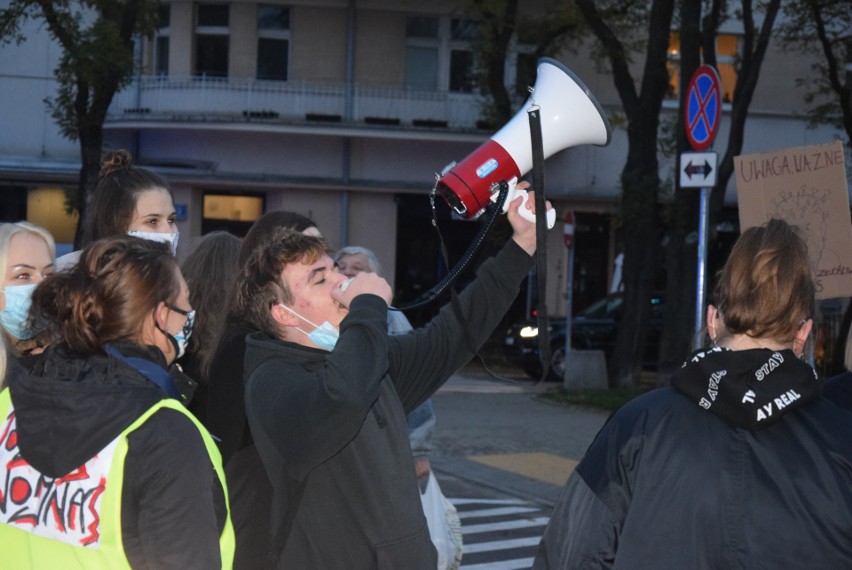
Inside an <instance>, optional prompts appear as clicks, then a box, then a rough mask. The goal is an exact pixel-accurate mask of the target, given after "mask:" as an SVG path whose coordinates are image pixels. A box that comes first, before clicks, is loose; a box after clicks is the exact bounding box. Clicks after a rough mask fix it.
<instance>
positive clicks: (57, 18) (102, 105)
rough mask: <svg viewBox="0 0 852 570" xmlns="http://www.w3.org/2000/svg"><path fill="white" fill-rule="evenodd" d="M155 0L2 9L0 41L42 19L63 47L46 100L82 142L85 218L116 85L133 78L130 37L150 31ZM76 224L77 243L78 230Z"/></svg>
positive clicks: (21, 4) (63, 1) (64, 1)
mask: <svg viewBox="0 0 852 570" xmlns="http://www.w3.org/2000/svg"><path fill="white" fill-rule="evenodd" d="M157 5H158V2H157V1H156V0H80V1H69V0H11V2H9V5H8V7H7V8H5V9H3V10H0V41H2V42H3V43H9V42H17V43H22V42H24V41H25V40H26V38H25V37H24V35H23V32H22V28H23V25H24V24H25V23H26V22H27V21H28V20H35V21H40V22H42V23H43V24H44V26H45V29H46V30H47V31H48V32H49V34H50V37H51V38H52V39H53V40H55V41H56V42H57V43H58V44H59V46H60V47H61V49H62V54H61V56H60V59H59V64H58V65H57V67H56V69H55V70H54V74H55V76H56V80H57V82H58V83H59V87H58V89H57V92H56V95H55V96H53V97H51V98H49V99H48V100H47V104H48V105H49V107H50V109H51V113H52V115H53V117H54V119H55V120H56V123H57V125H58V126H59V128H60V130H61V132H62V134H63V135H64V136H65V137H67V138H68V139H70V140H76V141H78V142H79V145H80V152H81V168H80V178H79V182H78V191H77V204H76V207H77V209H78V210H79V212H80V219H81V220H83V219H85V215H86V206H87V204H88V201H89V195H90V192H91V190H92V189H93V188H94V186H95V184H96V182H97V177H98V171H99V169H100V161H101V153H102V149H103V124H104V121H105V119H106V113H107V110H108V109H109V106H110V103H111V102H112V99H113V96H114V95H115V93H116V92H117V91H119V90H120V89H121V88H122V87H124V86H125V85H126V84H127V83H128V81H130V79H131V78H132V75H133V71H134V58H133V53H134V39H135V38H138V37H140V36H148V35H150V34H152V33H153V31H154V29H155V28H156V24H157ZM84 226H85V224H79V226H78V229H77V236H76V239H75V244H76V245H77V246H80V245H82V244H83V243H85V242H86V241H87V240H88V236H83V235H81V228H83V227H84Z"/></svg>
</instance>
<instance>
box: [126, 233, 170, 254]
mask: <svg viewBox="0 0 852 570" xmlns="http://www.w3.org/2000/svg"><path fill="white" fill-rule="evenodd" d="M127 235H129V236H134V237H138V238H142V239H147V240H150V241H157V242H161V243H167V244H169V247H170V248H171V250H172V255H177V246H178V240H179V239H180V234H179V233H174V234H172V233H168V234H164V233H160V232H143V231H139V230H130V231H129V232H127Z"/></svg>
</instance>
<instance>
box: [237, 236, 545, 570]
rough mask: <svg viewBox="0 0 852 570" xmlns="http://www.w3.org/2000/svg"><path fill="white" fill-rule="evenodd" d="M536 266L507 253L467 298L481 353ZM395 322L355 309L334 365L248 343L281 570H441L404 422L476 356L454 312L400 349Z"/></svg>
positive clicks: (293, 348)
mask: <svg viewBox="0 0 852 570" xmlns="http://www.w3.org/2000/svg"><path fill="white" fill-rule="evenodd" d="M531 264H532V257H531V256H529V255H528V254H527V253H526V252H524V251H523V250H522V249H521V248H520V247H518V246H517V245H516V244H515V243H514V242H510V243H509V244H508V245H507V246H506V247H505V248H504V249H503V250H502V251H501V252H500V253H499V254H498V255H497V256H496V257H495V258H494V259H491V260H488V261H486V262H485V263H484V264H483V265H482V267H481V268H480V270H479V272H478V279H476V280H475V281H473V282H472V283H471V284H470V285H468V287H467V288H466V289H465V290H464V291H463V292H462V294H461V295H460V302H461V306H462V311H463V314H464V316H465V319H464V320H465V324H466V326H467V327H468V328H469V330H470V332H471V335H472V339H473V341H474V342H475V343H476V344H477V345H481V344H482V343H483V342H484V341H485V340H486V339H487V338H488V336H489V334H490V332H491V331H492V330H493V329H494V328H495V326H496V325H497V324H498V323H499V322H500V319H501V317H502V316H503V314H504V313H505V311H506V310H507V309H508V307H509V306H510V304H511V302H512V300H513V299H514V298H515V296H516V295H517V292H518V288H519V284H520V282H521V281H522V280H523V278H524V277H525V276H526V274H527V271H528V270H529V268H530V266H531ZM387 310H388V309H387V306H386V305H385V302H384V301H383V300H382V299H380V298H379V297H376V296H374V295H360V296H358V297H356V298H355V299H354V300H353V301H352V303H351V306H350V312H349V314H348V315H347V316H346V318H344V319H343V321H342V323H341V326H340V339H339V340H338V342H337V345H336V347H335V348H334V350H333V351H332V352H330V353H329V352H326V351H323V350H318V349H314V348H307V347H304V346H301V345H297V344H293V343H289V342H283V341H280V340H277V339H272V338H269V337H267V336H265V335H262V334H260V333H257V334H253V335H250V336H249V337H248V340H247V343H248V347H247V352H246V375H247V378H248V382H247V386H246V409H247V413H248V418H249V423H250V424H251V430H252V434H253V435H254V440H255V444H256V445H257V449H258V451H259V452H260V456H261V458H262V459H263V462H264V465H265V467H266V470H267V472H268V473H269V475H270V480H271V481H272V485H273V488H274V491H275V501H276V502H275V509H276V510H275V514H276V517H277V518H276V520H275V521H274V532H275V539H276V543H277V544H279V545H283V546H282V548H283V549H282V550H280V552H281V555H280V557H279V564H278V567H279V568H312V569H326V568H341V569H344V568H345V569H347V570H348V569H351V568H358V569H359V570H363V569H368V568H382V569H385V568H387V569H399V568H405V569H407V570H412V569H413V570H416V569H419V568H422V569H424V570H425V569H431V570H434V568H435V565H436V561H437V559H436V554H435V550H434V547H433V546H432V542H431V540H430V538H429V531H428V528H427V527H426V519H425V518H424V516H423V511H422V507H421V503H420V496H419V491H418V486H417V479H416V476H415V473H414V464H413V462H412V460H411V448H410V445H409V441H408V432H407V428H406V423H405V416H406V414H407V413H408V412H410V411H411V410H413V409H414V408H415V407H417V406H418V405H419V404H420V403H421V402H423V401H424V400H425V399H426V398H428V397H429V396H431V395H432V394H433V393H434V392H435V391H436V390H437V389H438V388H439V387H440V386H441V385H442V384H443V383H444V382H445V381H446V380H447V379H448V378H449V377H450V376H451V375H452V374H453V373H454V372H455V371H456V370H458V369H459V367H461V366H462V365H463V364H464V363H465V362H467V361H468V360H469V359H470V358H471V356H472V352H471V351H470V350H468V348H467V343H466V342H465V341H464V335H463V332H462V328H461V323H460V322H459V321H458V320H457V319H456V317H455V314H454V312H453V311H452V308H451V307H444V308H443V309H442V310H441V313H440V314H439V315H438V316H437V317H436V318H435V319H433V320H432V321H431V322H430V323H429V324H428V325H427V326H425V327H423V328H421V329H417V330H415V331H413V332H411V333H409V334H406V335H402V336H393V337H389V336H388V334H387Z"/></svg>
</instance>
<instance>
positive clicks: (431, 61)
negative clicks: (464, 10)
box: [405, 16, 478, 93]
mask: <svg viewBox="0 0 852 570" xmlns="http://www.w3.org/2000/svg"><path fill="white" fill-rule="evenodd" d="M477 33H478V23H477V22H475V21H474V20H464V19H459V18H452V19H450V18H448V17H437V16H409V17H408V19H407V21H406V47H405V86H406V87H407V88H408V89H418V90H423V91H448V90H449V91H456V92H461V93H472V92H473V91H475V90H476V85H477V77H476V61H475V54H474V51H473V48H472V43H473V40H474V39H475V37H476V34H477Z"/></svg>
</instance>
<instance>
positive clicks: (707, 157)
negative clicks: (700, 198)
mask: <svg viewBox="0 0 852 570" xmlns="http://www.w3.org/2000/svg"><path fill="white" fill-rule="evenodd" d="M716 158H717V157H716V153H715V152H684V153H681V155H680V187H681V188H710V187H713V186H715V185H716Z"/></svg>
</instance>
